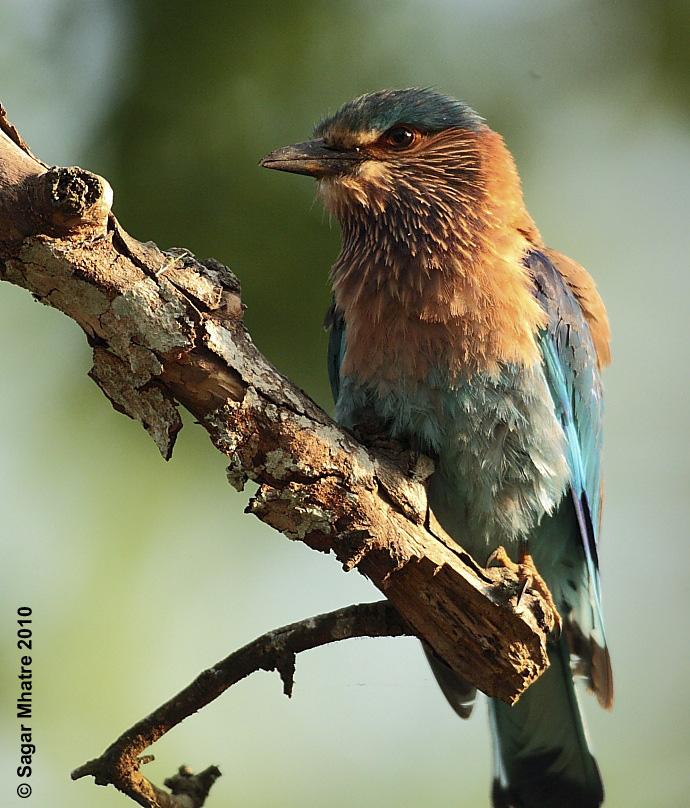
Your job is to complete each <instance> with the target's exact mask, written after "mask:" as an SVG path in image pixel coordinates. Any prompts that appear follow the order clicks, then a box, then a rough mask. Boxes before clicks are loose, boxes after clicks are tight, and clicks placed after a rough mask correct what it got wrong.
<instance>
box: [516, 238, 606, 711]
mask: <svg viewBox="0 0 690 808" xmlns="http://www.w3.org/2000/svg"><path fill="white" fill-rule="evenodd" d="M525 263H526V265H527V267H528V268H529V270H530V273H531V275H532V278H533V280H534V284H535V294H536V296H537V298H538V300H539V302H540V303H541V305H542V306H543V308H544V310H545V311H546V312H547V314H548V316H549V323H548V325H547V327H546V329H545V330H544V331H543V332H542V333H541V334H540V336H539V345H540V348H541V351H542V356H543V360H544V371H545V374H546V379H547V382H548V385H549V390H550V392H551V395H552V397H553V401H554V406H555V410H556V415H557V417H558V418H559V420H560V422H561V425H562V427H563V431H564V433H565V437H566V457H567V463H568V469H569V471H570V487H571V497H572V511H570V508H567V509H566V513H564V514H562V517H564V518H566V519H568V518H570V519H571V520H572V516H574V518H575V520H576V522H577V534H578V535H579V538H580V541H581V545H580V550H579V553H580V557H581V559H582V561H583V562H584V565H583V564H582V563H580V564H578V563H577V560H576V559H574V558H573V559H572V560H571V564H572V566H573V567H575V568H577V567H578V566H580V567H583V566H584V569H583V570H582V572H583V573H584V574H583V576H582V578H583V580H582V583H581V586H580V587H577V586H576V589H581V590H584V591H579V592H578V593H577V595H576V596H575V597H574V598H572V603H571V607H572V611H571V614H570V615H566V621H567V623H568V630H569V635H570V637H569V639H570V646H571V650H572V651H573V653H575V654H576V655H577V656H578V657H580V659H581V660H582V662H581V665H580V669H579V670H580V672H582V673H584V675H585V676H586V677H587V679H588V680H589V684H590V686H591V687H592V689H593V690H594V691H595V692H596V694H597V696H598V698H599V701H600V703H601V704H602V705H603V706H605V707H607V708H610V707H611V704H612V700H613V679H612V674H611V663H610V659H609V655H608V651H607V650H606V639H605V635H604V624H603V618H602V611H601V595H600V581H599V560H598V555H597V534H598V526H599V508H600V500H601V424H602V416H603V398H602V385H601V379H600V376H599V370H598V365H597V358H596V352H595V349H594V344H593V342H592V338H591V334H590V332H589V326H588V325H587V322H586V320H585V318H584V315H583V314H582V311H581V309H580V307H579V305H578V302H577V300H576V298H575V296H574V295H573V293H572V292H571V290H570V289H569V287H568V285H567V283H566V282H565V280H564V279H563V277H562V276H561V274H560V273H559V272H558V270H557V269H556V267H555V266H554V265H553V263H552V262H551V261H550V260H549V259H548V258H547V257H546V256H545V255H544V254H543V253H541V252H539V251H538V250H533V251H531V252H530V253H528V255H527V257H526V260H525ZM567 512H570V513H571V514H572V516H570V517H568V515H567ZM557 516H558V515H557ZM568 549H569V551H570V552H571V553H572V552H573V549H572V548H568Z"/></svg>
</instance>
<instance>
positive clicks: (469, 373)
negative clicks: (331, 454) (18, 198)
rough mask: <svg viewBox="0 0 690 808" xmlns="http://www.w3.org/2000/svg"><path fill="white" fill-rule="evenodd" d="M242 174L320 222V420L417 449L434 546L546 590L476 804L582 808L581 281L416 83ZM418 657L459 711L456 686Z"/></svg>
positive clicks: (592, 522) (585, 447) (585, 585)
mask: <svg viewBox="0 0 690 808" xmlns="http://www.w3.org/2000/svg"><path fill="white" fill-rule="evenodd" d="M260 164H261V165H262V166H264V167H266V168H270V169H276V170H279V171H287V172H291V173H295V174H303V175H307V176H309V177H313V178H315V179H316V180H317V196H318V197H319V198H320V200H321V201H322V203H323V204H324V206H325V208H326V209H327V210H328V212H329V213H330V214H331V215H332V216H334V217H335V218H336V219H337V222H338V224H339V225H340V229H341V248H340V252H339V254H338V256H337V258H336V260H335V262H334V264H333V266H332V269H331V276H330V277H331V282H332V286H333V302H332V305H331V308H330V310H329V313H328V315H327V318H326V326H327V327H328V328H329V329H330V337H329V349H328V369H329V376H330V382H331V387H332V391H333V396H334V399H335V418H336V420H337V421H338V422H339V423H340V424H341V425H343V426H344V427H347V428H349V429H351V430H356V429H357V428H358V427H360V426H361V425H362V424H364V423H371V419H374V423H376V424H377V428H378V429H380V431H381V432H382V433H383V434H384V435H386V436H388V437H389V438H390V439H395V440H398V441H402V442H403V444H407V445H409V446H411V447H414V449H415V451H419V452H421V453H423V454H425V455H427V456H429V457H430V458H432V459H433V461H434V471H433V474H432V475H431V477H430V478H429V480H428V498H429V504H430V507H431V509H432V511H433V512H434V515H435V517H436V518H437V520H438V522H439V523H440V524H441V525H442V527H443V528H444V529H445V531H446V532H447V533H448V534H449V535H450V537H451V538H453V539H454V540H455V541H457V542H458V544H460V545H461V546H462V547H463V548H464V549H465V550H467V551H468V552H469V553H470V554H471V555H472V556H473V557H474V559H475V560H477V562H478V563H481V564H485V565H487V564H490V563H493V561H494V560H497V561H498V562H499V563H501V564H504V565H505V566H511V567H512V568H515V569H524V565H525V564H527V565H529V570H531V571H532V573H533V574H530V575H526V577H525V581H524V586H528V585H530V584H532V585H534V582H535V581H539V582H543V584H544V585H545V591H547V592H548V593H550V594H551V596H552V598H553V603H554V605H555V607H556V610H557V613H558V617H559V621H558V622H559V626H560V630H558V631H554V632H553V633H552V634H551V635H550V637H549V638H548V640H547V653H548V658H549V667H548V668H547V670H546V671H545V672H544V673H543V674H542V675H541V676H540V677H539V678H538V679H537V680H536V681H535V682H534V683H533V684H532V685H531V686H530V687H529V688H528V689H527V690H526V692H525V693H524V694H523V695H522V696H521V697H520V699H519V700H518V701H517V703H516V704H515V705H513V706H510V705H508V704H506V703H503V702H500V701H498V700H496V699H489V700H488V703H489V718H490V726H491V732H492V744H493V760H494V772H493V781H492V788H491V799H492V804H493V806H494V808H596V806H599V805H601V804H602V803H603V801H604V789H603V783H602V778H601V775H600V772H599V769H598V766H597V763H596V760H595V758H594V755H593V753H592V750H591V748H590V744H589V740H588V737H587V732H586V729H585V725H584V721H583V716H582V713H581V710H580V706H579V701H578V696H577V693H576V690H575V685H574V679H575V677H578V678H582V679H584V681H585V683H586V686H587V688H588V689H589V690H590V691H592V692H593V693H594V694H595V695H596V697H597V699H598V702H599V704H600V705H601V706H602V707H604V708H605V709H607V710H610V709H611V707H612V704H613V676H612V669H611V661H610V655H609V651H608V648H607V643H606V638H605V633H604V624H603V618H602V611H601V583H600V575H599V562H598V554H597V543H598V536H599V529H600V514H601V501H602V480H601V450H602V415H603V397H602V395H603V390H602V381H601V373H602V370H603V368H604V367H605V366H606V365H608V364H609V362H610V350H609V341H610V329H609V323H608V319H607V315H606V310H605V307H604V304H603V302H602V299H601V297H600V295H599V292H598V291H597V289H596V286H595V283H594V281H593V280H592V278H591V276H590V275H589V274H588V273H587V271H586V270H585V269H584V268H583V267H581V266H580V265H579V264H578V263H576V262H575V261H574V260H572V259H570V258H568V257H566V256H565V255H562V254H560V253H558V252H556V251H555V250H553V249H550V248H549V247H547V246H546V245H545V244H544V242H543V240H542V237H541V235H540V233H539V231H538V229H537V227H536V225H535V223H534V221H533V219H532V218H531V216H530V215H529V213H528V212H527V209H526V207H525V202H524V199H523V193H522V188H521V181H520V178H519V175H518V172H517V169H516V166H515V162H514V160H513V157H512V155H511V153H510V152H509V150H508V148H507V147H506V145H505V142H504V140H503V138H502V137H501V136H500V135H499V134H498V133H496V132H495V131H493V130H492V129H491V128H489V126H488V125H487V123H486V122H485V120H484V119H483V118H482V117H481V116H480V115H478V114H477V113H476V112H474V111H473V110H472V109H471V108H470V107H469V106H468V105H467V104H465V103H464V102H461V101H458V100H456V99H455V98H453V97H450V96H448V95H444V94H442V93H440V92H438V91H436V90H434V89H430V88H423V87H413V88H407V89H389V90H381V91H378V92H371V93H367V94H365V95H362V96H360V97H358V98H356V99H354V100H352V101H349V102H347V103H345V104H344V105H343V106H341V107H340V108H339V109H338V110H337V111H336V112H334V113H332V114H329V115H328V116H327V117H325V118H324V119H323V120H321V121H320V122H319V123H318V124H317V125H316V127H315V128H314V131H313V136H312V139H310V140H307V141H305V142H302V143H297V144H295V145H291V146H286V147H283V148H279V149H276V150H275V151H273V152H271V153H270V154H268V155H266V156H265V157H264V158H263V160H262V161H261V163H260ZM515 559H517V561H516V560H515ZM520 564H522V565H523V567H519V566H517V565H520ZM427 656H428V658H429V662H430V664H431V668H432V670H433V672H434V674H435V677H436V679H437V681H438V683H439V685H440V687H441V690H442V691H443V693H444V695H445V696H446V698H447V700H448V702H449V703H450V705H451V706H452V707H453V708H454V709H455V711H456V712H457V713H458V714H459V715H460V716H461V717H463V718H466V717H467V716H468V715H469V714H470V712H471V710H472V707H473V704H474V699H475V695H476V690H475V688H474V687H473V686H472V685H470V684H469V683H468V682H466V681H465V680H464V679H463V678H462V677H461V676H460V675H459V674H457V673H456V672H455V671H453V670H452V669H450V668H449V667H447V666H446V665H445V663H444V662H443V661H442V660H441V659H439V658H436V657H435V656H434V655H433V652H432V651H430V650H429V649H427Z"/></svg>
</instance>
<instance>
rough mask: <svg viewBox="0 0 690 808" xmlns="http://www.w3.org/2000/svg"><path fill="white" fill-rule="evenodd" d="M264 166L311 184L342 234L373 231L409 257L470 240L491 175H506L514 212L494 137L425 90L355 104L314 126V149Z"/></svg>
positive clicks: (272, 157) (474, 118) (288, 151)
mask: <svg viewBox="0 0 690 808" xmlns="http://www.w3.org/2000/svg"><path fill="white" fill-rule="evenodd" d="M492 150H493V151H496V150H498V151H499V152H501V160H498V161H497V160H495V159H494V157H493V156H492V155H490V152H491V151H492ZM501 162H503V163H505V167H504V166H503V165H498V163H501ZM261 165H263V166H265V167H266V168H273V169H277V170H279V171H289V172H292V173H296V174H306V175H308V176H312V177H315V178H316V179H317V180H318V181H319V195H320V197H321V198H322V200H323V202H324V204H325V205H326V207H327V208H328V209H329V210H331V211H332V212H333V213H334V214H335V215H336V216H337V217H338V219H339V221H340V223H341V226H342V227H343V230H344V231H345V233H346V235H347V231H348V230H352V229H353V228H355V229H357V230H358V231H361V230H366V231H367V232H369V233H371V231H372V226H373V227H374V228H375V229H379V232H380V233H381V231H382V230H383V232H385V234H386V235H390V236H392V237H393V239H394V240H395V241H396V242H397V243H399V244H400V245H401V246H402V245H407V246H408V247H409V248H410V249H411V250H412V252H417V251H425V250H424V247H425V246H426V248H427V250H429V249H432V248H433V249H439V248H441V249H451V248H452V242H456V241H458V240H464V241H467V240H468V239H470V240H471V237H472V233H473V231H475V230H476V228H477V227H478V226H480V225H481V224H482V217H483V215H484V213H485V211H486V210H487V205H486V195H487V190H488V184H489V183H488V182H487V178H488V175H489V174H490V172H491V171H492V170H494V169H496V170H499V171H501V172H502V173H503V174H506V175H510V176H509V177H508V179H509V183H508V184H509V185H511V186H512V187H511V189H510V190H511V191H513V192H514V194H513V195H514V196H516V197H517V198H519V201H520V203H521V193H520V187H519V180H518V178H517V173H516V172H515V169H514V165H513V163H512V159H511V157H510V155H509V153H508V152H507V150H506V149H505V146H504V145H503V142H502V140H501V138H500V137H499V136H498V135H496V134H495V133H494V132H492V131H491V130H490V129H489V128H488V127H487V126H486V125H485V124H484V121H483V119H482V118H481V117H480V116H479V115H477V113H476V112H474V111H473V110H471V109H470V108H469V107H468V106H466V105H465V104H464V103H462V102H460V101H457V100H455V99H454V98H450V97H449V96H446V95H441V94H439V93H437V92H435V91H433V90H429V89H419V88H413V89H407V90H382V91H380V92H376V93H369V94H367V95H363V96H360V97H359V98H356V99H355V100H353V101H350V102H348V103H347V104H345V105H344V106H342V107H341V108H340V109H339V110H338V111H337V112H335V113H334V114H333V115H329V116H328V117H327V118H325V119H324V120H322V121H321V122H320V123H319V124H317V126H316V127H315V129H314V137H313V139H312V140H308V141H306V142H304V143H297V144H295V145H294V146H286V147H285V148H282V149H277V150H276V151H274V152H271V153H270V154H268V155H266V157H264V158H263V160H262V161H261ZM503 182H504V184H505V177H504V178H503Z"/></svg>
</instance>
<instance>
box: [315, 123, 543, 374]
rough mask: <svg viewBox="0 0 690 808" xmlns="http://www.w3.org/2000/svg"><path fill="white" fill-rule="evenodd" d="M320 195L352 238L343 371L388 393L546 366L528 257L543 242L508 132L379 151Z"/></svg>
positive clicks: (433, 138) (341, 261)
mask: <svg viewBox="0 0 690 808" xmlns="http://www.w3.org/2000/svg"><path fill="white" fill-rule="evenodd" d="M319 195H320V197H321V198H322V200H323V202H324V204H325V205H326V207H327V209H329V210H330V211H331V212H333V213H334V214H335V215H336V217H337V218H338V220H339V222H340V225H341V229H342V234H343V243H342V248H341V252H340V255H339V256H338V259H337V260H336V262H335V264H334V266H333V271H332V278H333V288H334V294H335V302H336V306H337V307H338V308H339V309H340V310H341V311H342V312H343V313H344V316H345V322H346V323H347V341H346V353H345V357H344V362H343V367H342V373H343V374H345V375H351V374H356V375H357V376H358V377H359V378H361V379H362V380H363V381H369V382H374V383H376V384H381V385H384V386H385V385H390V384H397V383H400V381H401V379H404V380H405V381H406V382H408V383H414V382H416V381H421V380H423V379H424V378H426V377H427V375H428V373H429V371H430V370H432V368H435V369H437V370H440V371H441V372H443V373H448V374H449V375H450V377H451V379H455V378H458V377H460V376H465V377H468V376H471V375H474V374H475V373H477V372H488V373H490V374H498V373H499V372H500V366H501V364H502V363H514V364H518V365H527V366H531V365H533V364H534V363H535V362H537V361H538V357H539V352H538V348H537V344H536V341H535V336H536V333H537V332H538V330H539V329H540V328H541V327H543V326H544V325H545V315H544V312H543V310H542V309H541V307H540V306H539V304H538V303H537V301H536V299H535V298H534V295H533V294H532V282H531V279H530V277H529V275H528V273H527V270H526V268H525V266H524V264H523V257H524V255H525V254H526V252H527V250H528V249H530V248H531V247H533V246H539V245H540V244H541V239H540V236H539V233H538V231H537V229H536V227H535V225H534V222H533V221H532V219H531V218H530V216H529V214H528V213H527V211H526V210H525V206H524V203H523V200H522V191H521V188H520V180H519V177H518V174H517V171H516V169H515V165H514V163H513V159H512V157H511V155H510V153H509V152H508V150H507V148H506V147H505V145H504V143H503V140H502V138H501V137H500V136H499V135H497V134H496V133H495V132H493V131H492V130H490V129H488V128H487V127H485V126H481V127H480V128H479V129H478V130H477V131H471V130H465V129H451V130H445V131H442V132H439V133H433V134H429V135H427V136H425V138H424V140H423V141H422V143H421V144H420V145H419V146H418V147H417V149H415V150H413V151H412V152H411V153H406V154H405V155H404V157H403V156H402V155H401V156H399V157H397V156H393V157H392V158H391V157H390V156H388V157H386V156H383V155H381V156H380V157H379V159H377V155H376V154H375V152H374V153H372V156H371V158H370V159H365V160H362V162H361V163H360V164H359V165H358V167H357V168H356V170H355V171H353V172H351V173H349V174H347V175H344V176H338V177H333V178H328V179H324V180H322V181H321V182H320V187H319Z"/></svg>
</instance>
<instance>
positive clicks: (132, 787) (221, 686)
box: [72, 600, 413, 808]
mask: <svg viewBox="0 0 690 808" xmlns="http://www.w3.org/2000/svg"><path fill="white" fill-rule="evenodd" d="M411 634H413V632H412V631H411V630H410V629H409V627H408V626H406V625H405V622H404V620H403V619H402V618H401V617H400V614H399V613H398V612H397V611H396V610H395V609H394V608H393V606H391V604H390V603H389V602H388V601H386V600H382V601H378V602H377V603H363V604H359V605H357V606H348V607H346V608H344V609H338V610H337V611H335V612H330V613H328V614H322V615H319V616H318V617H310V618H309V619H308V620H302V621H301V622H299V623H292V624H291V625H289V626H283V628H279V629H276V630H274V631H269V632H268V633H266V634H264V635H262V636H261V637H258V638H257V639H256V640H254V641H253V642H251V643H249V644H248V645H245V646H244V648H240V649H239V650H238V651H235V652H234V653H232V654H230V655H229V656H228V657H226V658H225V659H224V660H222V661H221V662H218V663H216V664H215V665H214V666H213V667H212V668H208V669H207V670H205V671H203V672H202V673H200V674H199V676H197V678H196V679H195V680H194V681H193V682H192V683H191V684H189V685H188V686H187V687H185V688H184V690H181V691H180V692H179V693H178V694H177V695H176V696H174V697H173V698H172V699H170V700H169V701H167V702H166V703H165V704H162V705H161V706H160V707H159V708H158V709H157V710H154V711H153V712H152V713H151V714H150V715H148V716H146V718H143V719H142V720H141V721H138V722H137V723H136V724H135V725H134V726H133V727H131V728H130V729H128V730H127V731H126V732H124V733H122V735H121V736H120V737H119V738H118V739H117V740H116V741H115V742H114V743H112V744H111V745H110V746H109V747H108V748H107V749H106V750H105V752H104V753H103V754H102V755H101V756H100V757H98V758H95V759H94V760H90V761H89V762H88V763H85V764H84V765H83V766H79V767H78V768H77V769H75V770H74V771H73V772H72V779H73V780H78V779H79V778H81V777H85V776H87V775H91V776H92V777H93V778H94V779H95V781H96V783H97V784H98V785H108V784H109V783H111V784H112V785H114V786H115V787H116V788H117V789H118V790H119V791H122V792H123V793H124V794H127V795H128V796H129V797H131V798H132V799H133V800H134V801H135V802H138V803H139V804H140V805H143V806H145V808H149V806H158V808H200V807H201V806H202V805H203V803H204V801H205V799H206V796H207V795H208V788H210V786H211V785H212V784H213V782H214V781H215V779H216V778H217V777H219V776H220V772H219V771H218V769H217V768H216V767H211V768H210V769H207V770H206V771H205V772H202V773H200V774H199V775H194V776H192V775H191V773H189V772H188V770H185V771H184V772H182V771H181V772H180V773H179V775H178V778H179V779H174V778H171V780H170V781H167V780H166V782H165V785H168V786H169V787H172V789H173V796H172V797H171V795H170V794H168V793H167V792H164V791H161V790H160V789H159V788H157V787H156V786H155V785H153V783H151V782H150V781H148V780H147V779H146V778H145V777H144V776H143V775H142V774H141V772H140V770H139V769H140V766H141V764H142V763H144V762H148V761H149V760H151V758H150V757H148V758H143V759H142V758H141V757H140V755H141V753H142V752H143V751H144V750H145V749H147V748H148V747H149V746H151V744H153V743H155V741H157V740H158V739H159V738H161V737H162V736H163V735H165V733H166V732H168V731H169V730H170V729H172V728H173V727H174V726H176V725H177V724H179V723H181V722H182V721H184V719H185V718H187V717H188V716H190V715H192V714H193V713H195V712H197V711H198V710H200V709H201V708H202V707H205V706H206V705H207V704H209V703H210V702H211V701H213V700H214V699H216V698H218V696H220V695H221V693H223V692H225V690H227V689H228V688H229V687H231V686H232V685H234V684H236V683H237V682H239V681H240V680H242V679H244V678H245V677H247V676H249V674H251V673H254V672H255V671H258V670H266V671H272V670H275V671H278V673H279V674H280V677H281V679H282V681H283V692H284V693H285V695H287V696H291V695H292V688H293V675H294V671H295V656H296V655H297V654H299V653H301V652H302V651H306V650H308V649H311V648H316V647H318V646H321V645H327V644H328V643H332V642H338V641H339V640H347V639H351V638H353V637H399V636H403V635H411ZM209 772H213V773H215V776H214V777H212V778H210V774H209ZM198 778H201V782H202V784H203V785H205V784H206V783H207V781H208V780H209V779H211V782H210V783H209V785H208V788H206V789H205V790H204V788H199V787H198V785H199V784H198ZM176 789H177V791H176ZM180 789H181V791H182V793H184V794H185V795H186V796H185V800H181V799H180V798H179V797H178V796H177V794H178V792H179V790H180ZM190 792H191V795H190ZM189 800H191V802H190V801H189Z"/></svg>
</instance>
